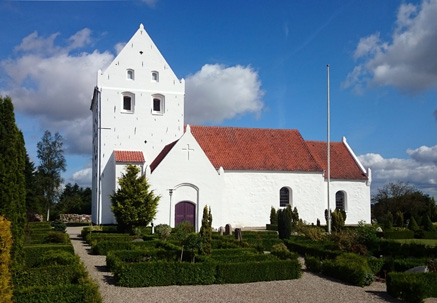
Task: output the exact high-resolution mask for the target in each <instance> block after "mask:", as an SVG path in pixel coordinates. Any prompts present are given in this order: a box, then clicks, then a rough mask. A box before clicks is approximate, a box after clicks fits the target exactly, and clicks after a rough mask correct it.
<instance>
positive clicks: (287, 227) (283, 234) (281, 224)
mask: <svg viewBox="0 0 437 303" xmlns="http://www.w3.org/2000/svg"><path fill="white" fill-rule="evenodd" d="M278 233H279V239H290V236H291V217H290V214H289V211H287V209H284V210H283V209H279V210H278Z"/></svg>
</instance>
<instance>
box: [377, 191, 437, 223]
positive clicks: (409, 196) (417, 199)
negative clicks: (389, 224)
mask: <svg viewBox="0 0 437 303" xmlns="http://www.w3.org/2000/svg"><path fill="white" fill-rule="evenodd" d="M372 203H373V204H372V218H374V219H377V220H378V221H379V222H384V221H385V220H386V219H387V218H386V215H387V213H388V212H390V213H392V214H396V213H398V212H401V213H402V214H403V216H404V219H405V220H408V219H410V218H411V217H412V216H415V215H416V216H420V217H422V216H424V215H426V214H428V215H429V216H430V217H431V218H432V219H437V218H435V213H436V204H435V201H434V199H433V198H431V197H430V196H428V195H426V194H424V193H422V192H421V191H419V190H417V189H416V188H414V187H413V186H411V185H409V184H408V183H404V182H396V183H389V184H387V185H385V186H384V187H382V188H380V189H378V192H377V194H376V195H375V196H374V197H373V198H372Z"/></svg>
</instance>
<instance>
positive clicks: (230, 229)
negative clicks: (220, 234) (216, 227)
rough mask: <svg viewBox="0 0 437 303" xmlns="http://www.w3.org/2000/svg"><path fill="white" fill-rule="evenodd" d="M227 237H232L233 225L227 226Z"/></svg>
mask: <svg viewBox="0 0 437 303" xmlns="http://www.w3.org/2000/svg"><path fill="white" fill-rule="evenodd" d="M225 235H232V226H231V224H226V226H225Z"/></svg>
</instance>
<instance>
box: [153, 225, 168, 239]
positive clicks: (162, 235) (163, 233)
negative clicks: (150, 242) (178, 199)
mask: <svg viewBox="0 0 437 303" xmlns="http://www.w3.org/2000/svg"><path fill="white" fill-rule="evenodd" d="M155 233H156V235H157V236H158V238H159V239H161V240H164V241H165V240H167V239H168V238H169V237H170V233H171V227H170V225H168V224H158V225H156V227H155Z"/></svg>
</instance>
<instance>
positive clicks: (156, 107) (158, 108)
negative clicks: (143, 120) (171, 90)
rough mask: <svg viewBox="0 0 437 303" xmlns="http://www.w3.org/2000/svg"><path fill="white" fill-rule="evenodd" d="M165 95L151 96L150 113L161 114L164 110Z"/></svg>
mask: <svg viewBox="0 0 437 303" xmlns="http://www.w3.org/2000/svg"><path fill="white" fill-rule="evenodd" d="M164 100H165V97H164V96H162V95H155V96H152V113H153V114H155V115H163V114H164V111H165V105H164V104H165V103H164V102H165V101H164Z"/></svg>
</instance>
